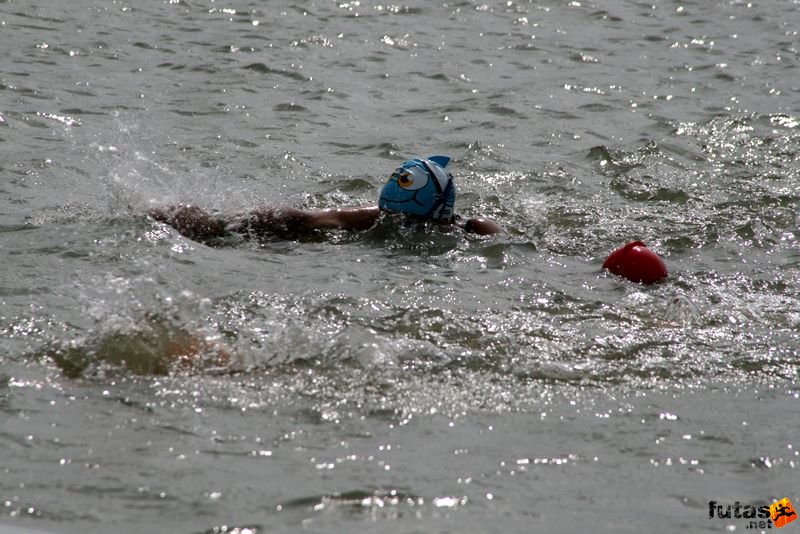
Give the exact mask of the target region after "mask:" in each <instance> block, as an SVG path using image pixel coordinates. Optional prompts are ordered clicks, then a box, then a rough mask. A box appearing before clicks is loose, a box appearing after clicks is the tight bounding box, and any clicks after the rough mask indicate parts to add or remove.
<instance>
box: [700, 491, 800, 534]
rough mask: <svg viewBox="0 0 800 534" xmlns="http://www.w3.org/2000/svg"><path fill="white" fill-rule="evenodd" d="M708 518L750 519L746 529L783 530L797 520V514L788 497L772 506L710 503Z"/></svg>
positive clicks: (737, 502)
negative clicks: (773, 528)
mask: <svg viewBox="0 0 800 534" xmlns="http://www.w3.org/2000/svg"><path fill="white" fill-rule="evenodd" d="M708 517H709V519H713V518H715V517H718V518H720V519H749V520H750V524H749V525H748V526H747V527H746V528H752V529H764V528H772V527H773V526H774V527H775V528H782V527H785V526H786V525H788V524H789V523H791V522H792V521H794V520H795V519H797V512H796V511H795V509H794V506H792V503H791V501H789V499H788V498H787V497H784V498H783V499H781V500H779V501H777V502H775V503H772V504H770V505H763V506H756V505H753V504H742V503H740V502H739V501H736V502H735V503H733V504H732V505H731V504H719V503H718V502H717V501H709V502H708Z"/></svg>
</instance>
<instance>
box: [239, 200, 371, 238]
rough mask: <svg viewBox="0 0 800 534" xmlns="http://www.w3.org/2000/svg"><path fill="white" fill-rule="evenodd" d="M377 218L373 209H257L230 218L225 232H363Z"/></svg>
mask: <svg viewBox="0 0 800 534" xmlns="http://www.w3.org/2000/svg"><path fill="white" fill-rule="evenodd" d="M379 216H380V210H379V209H378V207H377V206H375V207H359V208H334V209H326V210H301V209H297V208H291V207H288V206H283V207H278V208H269V207H259V208H255V209H253V210H251V211H249V212H246V213H244V214H240V215H238V216H234V217H232V220H231V221H230V222H229V223H228V225H227V228H228V230H229V231H232V232H238V233H253V234H256V235H262V236H267V235H272V236H277V237H287V236H296V235H298V234H306V233H311V232H313V231H314V230H366V229H367V228H370V227H371V226H372V225H373V224H375V221H377V220H378V217H379Z"/></svg>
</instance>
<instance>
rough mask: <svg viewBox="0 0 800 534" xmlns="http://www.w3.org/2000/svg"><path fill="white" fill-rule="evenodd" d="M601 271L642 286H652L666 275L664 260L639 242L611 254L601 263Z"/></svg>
mask: <svg viewBox="0 0 800 534" xmlns="http://www.w3.org/2000/svg"><path fill="white" fill-rule="evenodd" d="M603 269H608V270H609V271H611V272H612V273H614V274H616V275H618V276H622V277H624V278H627V279H628V280H630V281H631V282H640V283H642V284H652V283H653V282H657V281H659V280H662V279H664V278H666V277H667V274H668V273H667V266H666V265H665V264H664V260H662V259H661V257H660V256H659V255H658V254H656V253H655V252H653V251H652V250H650V249H649V248H647V246H645V244H644V243H642V242H641V241H632V242H630V243H628V244H627V245H625V246H624V247H622V248H618V249H617V250H615V251H614V252H612V253H611V254H610V255H609V256H608V258H606V261H605V262H603Z"/></svg>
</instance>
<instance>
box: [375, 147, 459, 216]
mask: <svg viewBox="0 0 800 534" xmlns="http://www.w3.org/2000/svg"><path fill="white" fill-rule="evenodd" d="M449 161H450V158H449V157H447V156H431V157H430V158H428V159H412V160H408V161H406V162H405V163H403V164H402V165H400V166H399V167H398V168H397V169H395V171H394V172H393V173H392V175H391V176H390V177H389V181H388V182H386V185H384V186H383V189H382V190H381V196H380V199H379V200H378V207H380V209H382V210H387V211H395V212H399V213H408V214H410V215H418V216H420V217H424V218H426V219H436V220H450V219H452V218H453V216H454V215H455V214H454V213H453V207H454V206H455V203H456V186H455V184H454V183H453V176H452V175H451V174H450V173H449V172H447V171H446V170H444V168H445V167H446V166H447V163H448V162H449Z"/></svg>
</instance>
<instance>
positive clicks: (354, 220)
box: [306, 206, 381, 230]
mask: <svg viewBox="0 0 800 534" xmlns="http://www.w3.org/2000/svg"><path fill="white" fill-rule="evenodd" d="M306 213H307V225H308V226H309V227H311V228H314V229H319V230H325V229H336V230H366V229H368V228H370V227H371V226H372V225H373V224H375V221H377V220H378V217H379V216H380V213H381V211H380V209H379V208H378V206H365V207H359V208H335V209H327V210H321V211H312V212H306Z"/></svg>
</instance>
